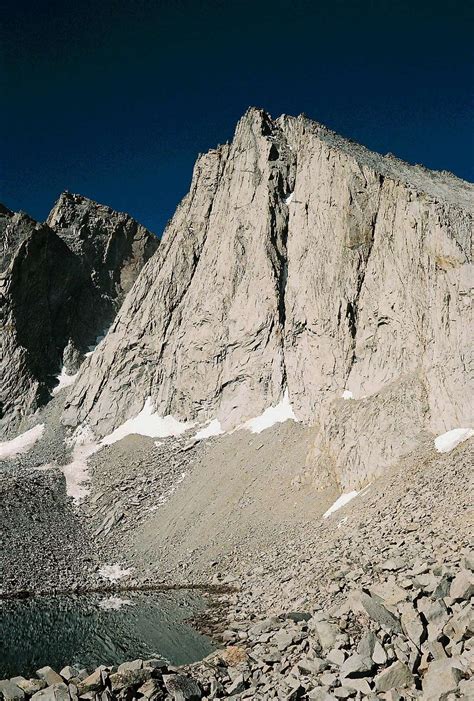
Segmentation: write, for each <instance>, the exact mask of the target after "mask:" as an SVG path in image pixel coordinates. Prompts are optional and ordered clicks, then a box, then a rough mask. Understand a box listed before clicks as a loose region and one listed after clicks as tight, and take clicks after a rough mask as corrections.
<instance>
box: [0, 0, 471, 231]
mask: <svg viewBox="0 0 474 701" xmlns="http://www.w3.org/2000/svg"><path fill="white" fill-rule="evenodd" d="M2 7H3V8H4V9H3V12H2V23H1V29H0V78H1V82H2V86H1V90H0V93H1V95H2V108H1V110H0V119H1V121H2V125H1V127H2V128H1V132H0V133H1V139H2V144H1V154H2V155H1V158H0V165H1V174H0V175H1V178H0V201H2V202H3V203H4V204H6V205H7V206H8V207H10V208H11V209H15V210H18V209H23V210H25V211H27V212H29V213H30V214H31V215H32V216H34V217H35V218H37V219H40V220H41V219H44V218H45V217H46V215H47V213H48V211H49V209H50V208H51V206H52V204H53V202H54V201H55V199H56V198H57V196H58V195H59V194H60V192H61V191H62V190H66V189H67V190H70V191H71V192H78V193H81V194H84V195H87V196H89V197H91V198H93V199H95V200H97V201H99V202H103V203H105V204H109V205H110V206H112V207H114V208H115V209H118V210H121V211H127V212H129V213H130V214H132V215H133V216H135V217H136V218H137V219H138V220H139V221H140V222H142V223H143V224H145V225H146V226H148V227H149V228H150V229H151V230H153V231H155V233H157V234H161V233H162V230H163V228H164V226H165V224H166V221H167V220H168V219H169V218H170V217H171V216H172V214H173V212H174V209H175V207H176V204H177V203H178V202H179V200H180V199H181V197H182V196H183V195H184V194H185V193H186V191H187V189H188V186H189V182H190V178H191V173H192V167H193V164H194V161H195V158H196V156H197V154H198V153H199V152H203V151H205V150H207V149H208V148H212V147H214V146H215V145H216V144H218V143H222V142H225V141H226V140H228V139H230V138H231V137H232V133H233V130H234V127H235V123H236V122H237V120H238V119H239V117H240V116H241V115H242V114H243V112H244V111H245V110H246V109H247V107H248V106H250V105H255V106H258V107H263V108H264V109H266V110H268V111H269V112H270V113H271V114H272V115H273V116H278V115H279V114H281V113H283V112H285V113H287V114H294V115H297V114H299V113H301V112H304V113H305V114H306V115H308V116H309V117H312V118H314V119H316V120H317V121H320V122H322V123H324V124H326V125H327V126H329V127H330V128H332V129H334V130H336V131H338V132H339V133H341V134H343V135H344V136H348V137H350V138H352V139H355V140H357V141H360V142H361V143H363V144H365V145H367V146H368V147H369V148H372V149H374V150H377V151H380V152H382V153H386V152H387V151H391V152H392V153H394V154H396V155H397V156H399V157H401V158H404V159H406V160H408V161H410V162H413V163H423V164H424V165H426V166H428V167H430V168H436V169H447V170H451V171H453V172H454V173H456V174H457V175H459V176H460V177H463V178H465V179H467V180H471V181H472V180H474V158H473V141H472V85H473V77H474V76H473V56H472V48H471V45H472V43H473V42H472V35H473V29H474V21H473V9H472V8H473V6H472V4H471V3H468V2H458V1H457V0H451V2H450V3H446V2H443V3H441V2H438V1H437V0H432V1H431V2H425V0H423V1H422V2H415V1H413V2H405V0H399V1H397V0H392V1H391V2H388V1H386V0H379V1H378V2H359V1H356V0H351V1H342V0H332V1H331V2H318V1H317V0H313V1H309V0H293V1H290V0H273V1H272V2H268V1H267V0H262V1H261V2H259V1H258V0H254V1H253V2H250V1H248V0H207V1H206V0H201V1H199V0H172V1H171V0H167V1H164V0H154V1H153V2H151V1H149V0H115V1H111V0H103V1H102V2H97V1H96V0H94V2H92V1H91V0H81V2H72V1H71V0H62V1H61V2H59V1H57V0H51V1H50V2H45V1H44V0H37V1H36V2H33V1H32V0H30V1H29V2H24V1H22V0H16V2H10V0H6V2H4V3H3V6H2Z"/></svg>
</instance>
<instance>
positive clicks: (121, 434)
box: [101, 397, 194, 445]
mask: <svg viewBox="0 0 474 701" xmlns="http://www.w3.org/2000/svg"><path fill="white" fill-rule="evenodd" d="M192 426H194V422H182V421H178V420H177V419H175V418H174V416H169V415H168V416H159V415H158V414H157V413H156V412H155V411H154V408H153V404H152V401H151V397H148V399H147V400H146V402H145V404H144V406H143V409H142V410H141V412H140V413H139V414H137V416H135V418H133V419H128V421H125V423H123V424H122V425H121V426H119V427H118V428H116V429H115V431H113V432H112V433H110V434H109V435H108V436H105V438H103V439H102V442H101V445H112V444H113V443H116V442H117V441H120V440H121V439H122V438H125V436H130V435H132V434H133V433H138V434H139V435H140V436H149V437H150V438H167V437H168V436H179V435H180V434H181V433H184V432H185V431H187V430H188V429H189V428H191V427H192Z"/></svg>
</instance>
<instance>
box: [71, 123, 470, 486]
mask: <svg viewBox="0 0 474 701" xmlns="http://www.w3.org/2000/svg"><path fill="white" fill-rule="evenodd" d="M473 190H474V188H473V186H472V185H470V184H469V183H466V182H464V181H462V180H459V179H458V178H456V177H455V176H453V175H452V174H450V173H446V172H433V171H429V170H427V169H426V168H423V167H421V166H410V165H408V164H406V163H404V162H402V161H400V160H398V159H396V158H394V157H392V156H386V157H382V156H380V155H378V154H375V153H372V152H370V151H368V150H367V149H365V148H364V147H362V146H359V145H357V144H355V143H352V142H350V141H348V140H345V139H343V138H341V137H339V136H337V135H336V134H334V133H333V132H331V131H329V130H327V129H326V128H324V127H323V126H321V125H319V124H317V123H315V122H312V121H310V120H308V119H307V118H305V117H298V118H293V117H287V116H282V117H280V118H279V119H276V120H272V119H271V118H270V117H269V116H268V115H267V114H266V113H265V112H263V111H261V110H257V109H251V110H249V111H248V112H247V113H246V114H245V116H244V117H243V118H242V119H241V120H240V122H239V124H238V126H237V129H236V132H235V136H234V138H233V140H232V142H231V144H230V145H224V146H220V147H219V148H217V149H215V150H211V151H209V152H208V153H206V154H205V155H202V156H200V157H199V159H198V161H197V163H196V165H195V168H194V174H193V179H192V184H191V189H190V191H189V193H188V195H186V197H185V198H184V199H183V201H182V202H181V204H180V205H179V207H178V209H177V211H176V213H175V215H174V217H173V219H172V221H171V222H170V224H169V226H168V228H167V230H166V232H165V235H164V238H163V240H162V244H161V245H160V248H159V250H158V251H157V253H156V254H155V255H154V257H153V258H152V260H151V261H150V262H149V264H148V265H147V266H146V267H145V268H144V269H143V270H142V272H141V274H140V276H139V277H138V279H137V281H136V283H135V285H134V286H133V288H132V290H131V291H130V293H129V294H128V296H127V298H126V300H125V302H124V304H123V306H122V308H121V309H120V312H119V313H118V315H117V317H116V319H115V321H114V323H113V325H112V327H111V329H110V331H109V333H108V335H107V337H106V339H105V340H104V342H103V343H102V344H101V345H100V347H99V348H98V349H97V350H96V351H95V352H94V353H93V354H92V356H91V357H90V358H88V359H87V361H86V362H85V364H84V365H83V367H82V369H81V372H80V375H79V378H78V380H77V382H76V384H75V386H74V388H73V389H72V391H71V395H70V397H69V401H68V407H67V410H66V413H65V421H66V422H67V423H68V424H70V425H73V426H74V425H77V424H80V423H84V422H86V423H88V424H89V425H90V426H91V428H92V429H93V431H94V432H95V433H96V434H97V435H104V434H106V433H109V432H110V431H111V430H113V429H114V428H116V427H117V426H118V425H119V424H121V423H122V422H124V421H125V420H126V419H128V418H130V417H131V416H134V415H136V414H137V413H138V412H139V411H140V410H141V409H142V407H143V405H144V402H145V400H146V399H147V397H151V401H152V403H153V406H154V408H155V411H157V412H158V413H159V414H160V415H162V416H164V415H167V414H172V415H174V416H175V417H177V418H179V419H182V420H198V421H205V420H210V419H215V418H217V419H219V421H220V422H221V424H222V426H223V427H224V428H231V427H233V426H236V425H238V424H240V423H242V422H243V421H245V420H246V419H248V418H250V417H252V416H256V415H258V414H260V413H261V412H262V411H263V410H265V409H266V408H267V407H269V406H271V405H275V404H277V403H278V402H279V401H280V400H281V398H282V396H283V394H284V393H285V392H286V391H287V392H288V394H289V398H290V401H291V403H292V406H293V409H294V412H295V414H296V416H297V418H299V419H300V420H302V421H305V422H308V423H312V424H315V425H316V426H317V427H318V429H319V430H320V435H319V437H318V439H317V441H316V444H317V446H318V448H317V451H316V452H315V454H314V455H313V456H311V464H312V465H318V463H319V461H320V459H321V460H322V462H326V463H327V460H328V459H329V453H328V448H329V445H331V458H330V461H331V463H332V468H333V469H334V470H335V472H336V474H338V473H341V471H342V466H343V465H345V468H344V469H345V474H344V475H342V476H341V474H338V478H339V479H340V481H342V482H343V483H344V482H350V483H351V484H354V483H357V482H362V481H363V480H364V478H365V476H366V475H365V474H364V470H365V469H366V467H364V466H367V464H368V463H369V462H370V463H371V464H372V469H373V464H377V466H378V467H379V468H383V465H384V462H385V463H386V461H387V459H388V460H390V459H391V456H393V455H394V454H400V453H403V452H406V451H407V450H409V449H410V448H413V446H414V445H415V444H416V441H417V440H418V438H419V436H420V435H421V434H422V433H423V432H425V431H428V430H429V431H433V432H435V433H441V432H442V431H443V430H447V429H449V428H452V427H453V426H462V425H465V424H466V422H467V420H468V419H469V418H470V417H469V413H470V408H471V407H470V396H472V391H470V390H469V387H470V384H469V383H470V382H471V381H472V375H471V374H470V372H469V371H470V369H472V365H470V356H469V347H470V343H469V329H470V328H472V326H470V322H471V316H470V314H471V308H470V305H469V292H470V288H471V287H472V268H471V267H470V262H471V246H472V211H473ZM343 393H344V396H346V397H350V396H351V397H352V399H353V401H344V400H342V399H341V396H342V395H343ZM361 426H363V427H364V435H366V436H367V441H365V445H364V447H362V446H360V445H357V443H358V441H357V440H356V437H357V436H358V435H360V429H361ZM367 429H369V430H367ZM361 451H363V455H361Z"/></svg>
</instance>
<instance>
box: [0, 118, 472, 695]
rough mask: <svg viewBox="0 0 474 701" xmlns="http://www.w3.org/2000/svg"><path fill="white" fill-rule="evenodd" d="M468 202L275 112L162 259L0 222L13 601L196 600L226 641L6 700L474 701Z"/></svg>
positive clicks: (105, 213)
mask: <svg viewBox="0 0 474 701" xmlns="http://www.w3.org/2000/svg"><path fill="white" fill-rule="evenodd" d="M473 212H474V186H473V185H472V184H470V183H467V182H464V181H462V180H460V179H458V178H457V177H456V176H454V175H453V174H451V173H448V172H445V171H442V172H434V171H430V170H428V169H426V168H424V167H422V166H419V165H416V166H412V165H409V164H407V163H405V162H403V161H400V160H398V159H397V158H395V157H394V156H392V155H387V156H381V155H379V154H376V153H372V152H370V151H368V150H367V149H366V148H364V147H363V146H360V145H358V144H356V143H353V142H351V141H349V140H347V139H344V138H342V137H340V136H338V135H337V134H335V133H334V132H332V131H330V130H329V129H327V128H325V127H324V126H322V125H320V124H318V123H316V122H313V121H311V120H309V119H308V118H306V117H304V116H300V117H297V118H294V117H289V116H286V115H283V116H281V117H279V118H277V119H273V118H271V117H270V116H269V115H268V114H267V113H266V112H264V111H263V110H260V109H255V108H252V109H249V110H248V111H247V113H246V114H245V115H244V116H243V117H242V119H241V120H240V121H239V123H238V125H237V128H236V131H235V135H234V138H233V139H232V141H231V142H230V143H228V144H225V145H222V146H219V147H218V148H216V149H213V150H211V151H209V152H208V153H206V154H204V155H201V156H200V157H199V158H198V160H197V162H196V165H195V168H194V173H193V177H192V182H191V187H190V191H189V193H188V194H187V195H186V196H185V197H184V199H183V201H182V202H181V204H180V205H179V206H178V208H177V210H176V213H175V215H174V217H173V218H172V220H171V221H170V222H169V224H168V226H167V229H166V231H165V233H164V235H163V238H162V240H161V242H160V245H159V246H158V240H157V239H155V238H154V237H153V235H152V234H150V232H148V231H147V230H146V229H144V228H143V227H142V226H141V225H140V224H138V223H137V222H136V221H135V220H133V219H132V218H131V217H129V216H128V215H125V214H119V213H117V212H114V211H113V210H111V209H110V208H108V207H105V206H103V205H99V204H97V203H95V202H92V201H91V200H88V199H87V198H84V197H82V196H79V195H72V194H70V193H63V195H61V197H60V198H59V200H58V202H57V203H56V205H55V206H54V207H53V209H52V211H51V213H50V215H49V217H48V219H47V222H46V223H44V224H40V223H38V222H35V221H34V220H32V219H31V218H30V217H28V216H27V215H26V214H23V213H13V212H11V211H10V210H8V209H7V208H6V207H1V208H0V234H1V241H2V248H1V250H0V318H1V320H2V335H1V339H0V344H1V346H0V347H1V359H0V363H1V365H0V379H1V384H0V420H1V424H0V425H1V428H2V431H3V436H2V441H1V442H0V504H1V508H0V528H1V534H2V542H1V544H0V545H1V546H0V572H2V582H1V589H0V596H1V597H3V598H15V597H24V596H28V595H38V594H62V595H69V594H70V593H71V592H74V595H78V596H79V595H80V594H85V593H87V592H89V593H90V592H95V593H97V594H100V593H101V592H112V593H115V594H116V595H118V593H119V592H125V591H127V590H140V591H142V592H143V591H146V590H148V589H157V588H160V587H164V588H166V587H195V588H196V589H199V590H200V591H203V592H205V594H204V595H203V596H204V599H205V601H206V604H207V606H208V607H207V609H206V610H205V611H204V613H198V614H196V617H195V620H194V625H195V626H196V627H197V628H199V630H200V631H202V632H205V633H208V634H209V635H211V636H212V638H213V640H214V641H215V643H216V648H217V649H215V651H214V652H212V653H211V654H210V655H209V656H208V657H206V658H205V659H203V660H201V661H199V662H196V663H193V664H188V665H181V666H175V665H173V664H172V662H171V661H170V660H165V659H161V657H160V655H159V654H158V653H159V651H157V654H156V656H153V657H152V656H151V655H145V654H141V653H140V654H138V653H137V654H136V655H134V657H135V658H136V659H123V661H122V662H121V663H120V664H116V665H113V664H111V660H109V659H105V658H104V659H102V658H101V659H99V660H98V661H97V664H95V665H93V666H87V665H86V664H84V665H81V664H79V663H78V661H77V660H69V659H68V660H64V666H62V667H61V665H56V666H57V669H52V668H51V667H50V666H48V664H46V665H45V666H42V667H39V669H38V670H37V671H36V672H35V674H32V673H31V670H30V672H29V673H27V672H26V671H25V672H24V673H23V671H22V670H18V674H17V675H16V676H14V677H12V678H9V679H4V680H0V701H24V700H25V699H30V698H31V699H34V701H116V700H117V701H135V700H137V701H141V700H145V699H149V700H150V701H160V700H161V699H163V700H168V699H169V700H170V701H171V700H173V701H199V700H201V701H210V700H211V699H212V700H214V699H235V700H236V701H237V700H240V699H242V700H244V699H256V700H257V701H266V700H267V699H281V700H285V701H310V700H311V699H313V700H317V701H334V700H335V699H354V700H359V699H368V700H370V701H379V700H380V701H405V700H411V699H420V700H422V701H438V700H441V701H452V700H454V699H474V686H473V685H474V682H473V671H474V644H473V632H474V615H473V607H472V602H473V596H474V552H473V549H472V527H473V519H472V514H473V513H474V512H473V509H472V487H473V483H472V464H473V450H474V428H473V415H472V413H473V412H472V408H473V404H472V396H473V389H474V386H473V383H474V365H473V355H472V304H471V303H472V279H473V275H472V274H473V266H472V220H473ZM104 333H105V337H104V338H103V340H101V341H100V342H99V343H98V337H100V336H102V335H103V334H104ZM18 434H19V435H18ZM0 435H1V434H0ZM115 600H116V601H117V600H118V597H116V599H115ZM125 603H126V602H125ZM129 603H130V602H129ZM130 615H131V614H130ZM0 617H1V608H0ZM33 637H34V634H32V638H33ZM29 642H30V641H29ZM117 642H118V645H119V646H120V645H121V643H122V642H128V641H120V640H119V641H117ZM1 644H2V641H1V640H0V649H1ZM7 644H8V643H7ZM137 644H138V643H137ZM208 649H209V648H208ZM202 654H205V653H201V655H202ZM10 657H11V655H10ZM102 657H103V655H102ZM193 659H197V658H196V657H194V658H193ZM32 669H33V670H34V669H36V666H35V667H33V668H32Z"/></svg>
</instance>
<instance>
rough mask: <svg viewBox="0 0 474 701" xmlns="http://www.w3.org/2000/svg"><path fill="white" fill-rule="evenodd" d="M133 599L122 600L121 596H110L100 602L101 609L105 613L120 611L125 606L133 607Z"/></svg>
mask: <svg viewBox="0 0 474 701" xmlns="http://www.w3.org/2000/svg"><path fill="white" fill-rule="evenodd" d="M133 605H134V604H133V602H132V601H131V599H121V598H120V596H110V597H109V598H108V599H102V601H100V602H99V608H101V609H104V610H105V611H118V610H119V609H121V608H122V607H123V606H133Z"/></svg>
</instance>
